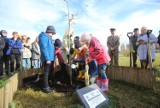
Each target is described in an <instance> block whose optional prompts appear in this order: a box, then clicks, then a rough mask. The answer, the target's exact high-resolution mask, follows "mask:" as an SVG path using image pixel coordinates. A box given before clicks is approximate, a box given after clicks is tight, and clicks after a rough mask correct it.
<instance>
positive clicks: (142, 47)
mask: <svg viewBox="0 0 160 108" xmlns="http://www.w3.org/2000/svg"><path fill="white" fill-rule="evenodd" d="M147 31H148V29H147V27H145V26H143V27H142V28H141V33H140V34H139V35H138V39H137V42H136V45H137V46H138V56H139V59H140V62H141V67H142V68H147V67H148V64H149V55H148V50H149V49H148V44H150V46H151V49H150V53H151V58H152V62H153V61H154V60H155V59H156V56H155V46H154V43H156V42H157V38H156V36H155V35H154V34H152V33H149V38H148V35H147ZM148 39H149V42H150V43H148Z"/></svg>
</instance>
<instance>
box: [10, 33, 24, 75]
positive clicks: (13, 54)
mask: <svg viewBox="0 0 160 108" xmlns="http://www.w3.org/2000/svg"><path fill="white" fill-rule="evenodd" d="M12 35H13V38H12V39H11V40H10V41H9V49H8V50H10V51H9V52H8V54H9V55H10V72H11V75H13V73H14V70H15V69H14V62H15V60H16V71H20V61H21V53H22V42H21V40H20V39H19V38H18V32H13V33H12Z"/></svg>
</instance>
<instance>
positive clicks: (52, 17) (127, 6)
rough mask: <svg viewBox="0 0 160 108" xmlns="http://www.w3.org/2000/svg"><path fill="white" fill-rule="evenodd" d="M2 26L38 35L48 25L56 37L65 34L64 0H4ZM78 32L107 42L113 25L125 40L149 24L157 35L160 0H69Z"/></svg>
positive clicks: (9, 31) (75, 29)
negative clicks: (135, 30) (136, 29)
mask: <svg viewBox="0 0 160 108" xmlns="http://www.w3.org/2000/svg"><path fill="white" fill-rule="evenodd" d="M0 1H1V2H0V30H1V29H5V30H7V31H8V33H9V34H8V36H9V37H11V33H12V32H13V31H18V32H19V33H20V34H22V35H23V34H26V35H28V36H30V37H31V38H32V40H34V39H35V37H36V36H38V35H39V33H40V32H41V31H45V29H46V27H47V26H48V25H53V26H54V27H55V28H56V31H57V34H56V35H55V36H54V37H53V38H62V36H63V35H64V32H65V30H66V28H67V26H68V25H67V5H66V2H65V1H64V0H0ZM68 5H69V10H70V13H71V14H73V15H75V17H74V21H73V23H72V28H73V30H74V36H77V35H81V34H82V33H84V32H86V33H92V34H93V35H94V36H95V37H97V38H98V39H99V40H100V41H101V42H102V44H103V45H106V40H107V37H108V36H109V35H110V31H109V29H110V28H111V27H114V28H116V29H117V35H121V36H120V38H121V43H127V42H128V38H127V36H126V33H127V32H130V31H133V29H134V28H135V27H137V28H141V27H142V26H147V27H148V28H149V29H153V33H154V34H155V35H156V36H157V35H158V31H159V30H160V0H68Z"/></svg>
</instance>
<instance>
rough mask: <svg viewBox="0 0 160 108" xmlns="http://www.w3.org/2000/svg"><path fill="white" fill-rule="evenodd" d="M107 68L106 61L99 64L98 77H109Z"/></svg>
mask: <svg viewBox="0 0 160 108" xmlns="http://www.w3.org/2000/svg"><path fill="white" fill-rule="evenodd" d="M106 69H107V65H106V63H105V64H101V65H98V77H99V78H101V79H107V75H106Z"/></svg>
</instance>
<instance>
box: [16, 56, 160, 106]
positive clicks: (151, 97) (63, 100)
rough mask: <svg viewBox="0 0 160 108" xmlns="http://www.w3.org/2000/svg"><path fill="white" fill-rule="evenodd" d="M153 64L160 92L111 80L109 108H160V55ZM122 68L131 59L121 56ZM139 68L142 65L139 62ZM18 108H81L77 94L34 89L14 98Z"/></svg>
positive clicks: (22, 90) (24, 90)
mask: <svg viewBox="0 0 160 108" xmlns="http://www.w3.org/2000/svg"><path fill="white" fill-rule="evenodd" d="M156 57H157V59H156V61H155V62H154V63H153V65H154V67H155V68H156V71H157V72H156V75H157V87H158V92H157V93H155V92H154V91H153V90H151V89H148V88H144V87H140V86H136V85H134V84H130V83H126V82H123V81H113V80H110V83H109V92H108V93H106V95H107V96H108V97H109V99H110V100H111V104H110V107H109V108H159V107H160V54H156ZM119 61H120V65H121V66H129V57H124V56H120V58H119ZM138 67H140V63H139V61H138ZM14 103H16V108H80V106H79V104H80V101H79V99H78V97H77V95H76V93H69V94H68V93H67V94H65V93H50V94H45V93H43V92H41V91H40V90H35V89H33V88H29V89H20V90H18V92H17V93H16V96H15V97H14Z"/></svg>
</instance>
